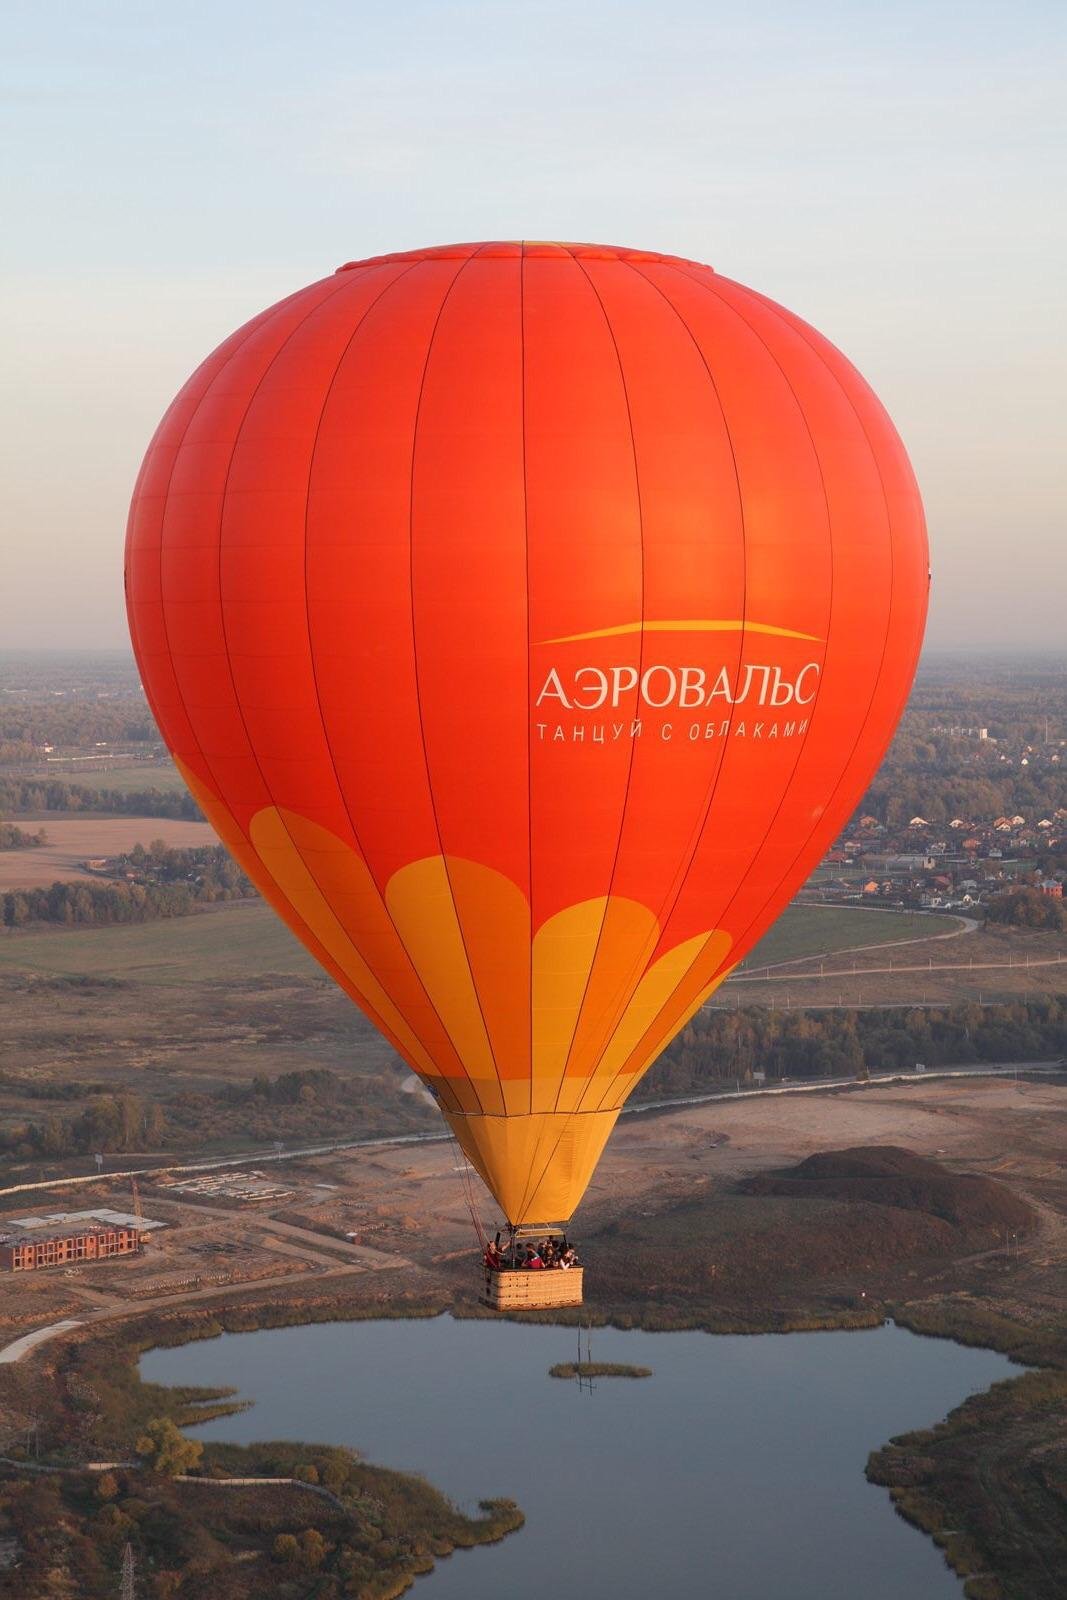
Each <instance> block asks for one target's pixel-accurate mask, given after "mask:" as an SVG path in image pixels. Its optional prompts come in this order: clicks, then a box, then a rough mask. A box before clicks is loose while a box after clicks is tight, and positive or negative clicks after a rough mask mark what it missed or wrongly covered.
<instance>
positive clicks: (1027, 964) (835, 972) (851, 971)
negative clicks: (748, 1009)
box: [723, 934, 1067, 988]
mask: <svg viewBox="0 0 1067 1600" xmlns="http://www.w3.org/2000/svg"><path fill="white" fill-rule="evenodd" d="M937 937H938V938H939V939H944V938H948V937H949V935H947V934H938V936H937ZM923 942H924V943H925V940H924V941H923ZM863 948H866V949H877V948H879V947H878V946H877V945H868V946H864V947H863ZM834 953H835V955H841V954H844V953H846V952H842V951H840V950H838V951H835V952H834ZM805 959H806V960H807V959H810V958H808V957H805ZM1064 962H1067V955H1063V956H1042V957H1040V958H1039V959H1038V960H1036V961H1033V960H1030V958H1029V957H1028V958H1027V959H1026V960H1025V961H941V962H935V961H932V960H931V961H926V962H924V963H923V964H922V965H920V966H915V967H895V966H892V965H890V966H888V967H856V966H852V967H834V968H832V969H831V970H830V971H829V972H825V971H819V972H795V971H794V970H793V966H792V963H791V962H790V963H786V962H783V963H782V966H785V965H788V966H789V968H790V970H789V971H788V972H782V971H781V969H780V968H779V967H761V968H760V970H759V972H742V973H735V974H734V976H733V977H732V978H730V979H729V980H728V981H729V982H730V983H731V984H737V983H776V982H782V983H809V982H811V981H812V980H813V979H819V978H871V977H874V976H875V975H876V974H877V973H880V972H887V973H892V974H893V975H894V976H898V975H899V974H900V973H903V972H1008V971H1011V972H1032V971H1033V970H1034V968H1035V967H1060V966H1063V964H1064ZM725 987H726V985H725V984H724V985H723V988H725Z"/></svg>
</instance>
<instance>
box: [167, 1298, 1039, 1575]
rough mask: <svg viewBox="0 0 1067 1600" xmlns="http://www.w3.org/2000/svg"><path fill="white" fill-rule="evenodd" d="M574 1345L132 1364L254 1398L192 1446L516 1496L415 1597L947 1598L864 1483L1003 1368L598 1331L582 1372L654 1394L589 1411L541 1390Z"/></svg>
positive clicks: (978, 1354) (340, 1339)
mask: <svg viewBox="0 0 1067 1600" xmlns="http://www.w3.org/2000/svg"><path fill="white" fill-rule="evenodd" d="M575 1346H576V1334H575V1331H574V1330H573V1329H566V1328H554V1327H541V1326H528V1325H525V1324H521V1323H511V1322H495V1321H492V1322H490V1321H485V1322H457V1321H454V1320H453V1319H452V1318H451V1317H437V1318H434V1319H433V1320H427V1321H397V1322H386V1321H383V1322H362V1323H360V1322H356V1323H326V1324H319V1325H313V1326H308V1327H298V1328H283V1329H277V1330H269V1331H267V1330H264V1331H262V1332H259V1333H249V1334H227V1335H224V1336H223V1337H222V1338H221V1339H216V1340H212V1341H210V1342H204V1343H197V1344H190V1345H185V1346H183V1347H182V1348H180V1349H177V1350H156V1351H151V1352H149V1354H147V1355H146V1356H145V1357H144V1358H143V1360H142V1363H141V1371H142V1374H143V1376H144V1377H145V1378H146V1379H149V1380H151V1381H153V1382H157V1383H200V1384H210V1385H222V1384H232V1385H234V1386H235V1387H236V1388H237V1389H238V1390H239V1391H240V1393H241V1394H242V1396H244V1397H246V1398H250V1399H254V1401H255V1405H254V1407H253V1409H252V1410H250V1411H247V1412H244V1413H243V1414H241V1415H239V1416H235V1417H225V1418H220V1419H219V1420H218V1421H216V1422H213V1423H209V1424H206V1425H205V1426H204V1427H202V1428H199V1429H198V1430H197V1436H198V1437H199V1438H203V1439H230V1440H236V1441H238V1442H240V1443H247V1442H249V1441H250V1440H253V1439H302V1440H307V1441H309V1442H312V1441H314V1442H318V1443H326V1444H344V1445H350V1446H353V1447H354V1448H356V1449H358V1450H359V1451H361V1452H362V1453H363V1454H364V1455H365V1456H366V1457H367V1458H368V1459H369V1460H370V1461H373V1462H375V1463H378V1464H380V1465H383V1466H389V1467H398V1468H402V1469H405V1470H408V1471H416V1472H421V1473H423V1474H424V1475H425V1476H426V1477H427V1478H428V1479H429V1480H430V1482H431V1483H433V1484H434V1485H435V1486H436V1487H437V1488H439V1489H442V1490H443V1491H444V1492H445V1493H446V1494H448V1495H450V1496H451V1497H452V1499H453V1500H455V1501H456V1503H457V1504H458V1505H459V1506H460V1507H461V1508H462V1509H463V1510H466V1511H471V1512H473V1511H474V1510H475V1508H476V1505H477V1502H478V1501H479V1500H480V1499H483V1498H493V1497H497V1496H502V1495H507V1496H510V1497H511V1498H512V1499H515V1500H517V1501H518V1502H519V1504H520V1505H521V1506H522V1508H523V1510H524V1511H525V1512H526V1518H527V1522H526V1527H525V1528H524V1529H523V1530H522V1531H521V1532H519V1533H516V1534H512V1535H511V1536H510V1537H508V1538H507V1539H505V1540H504V1541H503V1542H502V1543H501V1544H498V1545H493V1546H488V1547H485V1548H481V1549H478V1550H475V1551H472V1552H463V1553H457V1554H456V1555H455V1556H454V1557H452V1558H451V1559H450V1560H448V1561H444V1562H441V1563H439V1564H438V1566H437V1568H436V1569H435V1571H434V1573H433V1574H432V1575H430V1576H429V1577H427V1578H425V1579H423V1580H420V1582H419V1584H418V1585H417V1592H418V1593H419V1594H420V1595H425V1600H546V1597H550V1600H572V1597H578V1596H581V1597H582V1600H609V1597H610V1600H648V1597H649V1596H650V1595H657V1596H659V1595H664V1596H667V1595H670V1596H678V1597H685V1600H688V1597H691V1596H692V1597H697V1596H699V1597H701V1600H703V1597H704V1596H707V1597H708V1600H774V1597H777V1596H788V1597H789V1600H857V1597H858V1596H861V1595H862V1597H863V1600H959V1596H960V1595H961V1593H962V1585H961V1584H960V1582H959V1580H958V1579H957V1578H956V1577H955V1576H954V1575H953V1574H952V1573H951V1572H950V1571H949V1570H948V1568H947V1567H946V1566H945V1564H944V1562H943V1560H942V1557H941V1554H940V1552H939V1551H938V1550H937V1548H936V1547H935V1546H934V1545H933V1544H932V1543H931V1542H930V1541H929V1540H927V1539H926V1538H925V1537H924V1536H923V1535H922V1534H920V1533H918V1532H917V1531H916V1530H915V1529H913V1528H911V1527H909V1526H908V1524H906V1523H905V1522H903V1521H902V1520H901V1519H900V1518H899V1517H897V1516H896V1514H895V1513H894V1511H893V1510H892V1507H891V1505H890V1501H889V1496H888V1494H887V1492H886V1491H885V1490H884V1489H880V1488H877V1487H875V1486H874V1485H871V1484H868V1483H867V1482H866V1480H865V1478H864V1476H863V1469H864V1465H865V1463H866V1460H867V1456H868V1453H869V1452H870V1451H871V1450H873V1449H875V1448H876V1447H877V1446H879V1445H881V1444H884V1443H885V1441H886V1440H887V1439H888V1438H889V1437H890V1436H891V1435H892V1434H896V1433H906V1432H908V1431H909V1430H911V1429H913V1428H919V1427H925V1426H929V1425H932V1424H933V1423H935V1422H937V1421H939V1420H940V1419H941V1418H942V1417H944V1415H945V1413H946V1412H948V1411H949V1410H951V1409H952V1407H953V1406H956V1405H958V1404H959V1403H960V1401H961V1400H963V1399H964V1398H965V1397H966V1396H967V1395H968V1394H971V1393H973V1392H974V1391H975V1390H978V1389H984V1388H986V1387H987V1386H988V1385H989V1384H990V1383H993V1382H996V1381H997V1380H998V1379H1000V1378H1004V1377H1007V1376H1009V1375H1010V1374H1011V1373H1012V1372H1013V1371H1016V1370H1017V1369H1015V1368H1013V1367H1012V1365H1011V1363H1010V1362H1009V1361H1008V1360H1007V1359H1006V1358H1005V1357H1003V1356H1000V1355H997V1354H995V1353H994V1352H992V1351H988V1350H971V1349H966V1348H964V1347H962V1346H960V1345H954V1344H950V1343H948V1342H946V1341H943V1340H935V1339H921V1338H917V1337H916V1336H915V1335H914V1334H911V1333H908V1332H906V1331H905V1330H904V1329H901V1328H895V1327H883V1328H878V1329H873V1330H870V1331H867V1332H861V1333H815V1334H789V1335H787V1336H784V1337H783V1336H779V1335H773V1334H768V1335H761V1336H756V1337H747V1338H742V1337H736V1338H734V1337H728V1336H721V1335H719V1336H715V1337H712V1336H709V1335H708V1334H703V1333H642V1332H630V1333H623V1332H619V1331H617V1330H615V1329H595V1330H594V1331H593V1333H592V1355H593V1359H594V1360H602V1361H619V1362H627V1363H630V1364H633V1365H640V1366H648V1367H651V1368H652V1369H653V1376H652V1377H651V1378H644V1379H640V1380H630V1379H604V1380H601V1381H600V1382H599V1383H597V1385H596V1386H595V1388H594V1390H593V1392H592V1393H587V1392H580V1391H579V1389H578V1386H577V1384H575V1383H573V1382H563V1381H561V1380H559V1379H554V1378H549V1377H548V1375H547V1373H548V1368H549V1367H550V1366H551V1365H552V1364H553V1363H555V1362H557V1361H567V1360H571V1359H574V1357H575V1355H576V1348H575ZM584 1354H585V1347H584V1342H583V1355H584Z"/></svg>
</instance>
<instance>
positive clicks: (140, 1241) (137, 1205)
mask: <svg viewBox="0 0 1067 1600" xmlns="http://www.w3.org/2000/svg"><path fill="white" fill-rule="evenodd" d="M130 1188H131V1189H132V1191H133V1214H134V1216H135V1217H136V1218H137V1248H138V1250H143V1249H144V1246H145V1239H146V1237H147V1235H146V1234H145V1231H144V1207H143V1206H142V1205H141V1191H140V1189H139V1188H138V1185H137V1179H136V1178H135V1177H134V1176H133V1174H132V1173H131V1174H130ZM128 1548H129V1546H127V1549H128ZM123 1600H125V1596H123Z"/></svg>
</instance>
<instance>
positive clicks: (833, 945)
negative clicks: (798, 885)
mask: <svg viewBox="0 0 1067 1600" xmlns="http://www.w3.org/2000/svg"><path fill="white" fill-rule="evenodd" d="M960 926H961V919H960V918H959V917H953V916H944V917H941V916H934V915H930V914H928V913H927V912H922V911H882V910H879V909H874V910H871V911H867V910H865V909H863V908H860V907H852V906H787V907H786V909H785V911H783V912H782V915H781V916H780V917H779V918H778V921H777V922H776V923H775V924H774V927H773V928H771V930H770V932H769V933H766V934H765V935H764V936H763V938H762V939H761V940H760V942H759V944H758V945H757V946H756V948H755V949H754V950H753V951H752V953H751V955H750V956H748V957H747V959H746V961H745V967H746V969H751V968H754V967H765V966H773V965H774V963H775V962H777V961H795V960H796V959H797V958H798V957H800V956H819V955H828V954H829V953H830V951H832V950H850V949H852V948H854V947H856V946H862V945H867V944H892V943H893V942H894V940H897V939H930V938H932V937H933V936H934V935H935V934H939V933H953V932H954V931H955V930H956V929H958V928H959V927H960Z"/></svg>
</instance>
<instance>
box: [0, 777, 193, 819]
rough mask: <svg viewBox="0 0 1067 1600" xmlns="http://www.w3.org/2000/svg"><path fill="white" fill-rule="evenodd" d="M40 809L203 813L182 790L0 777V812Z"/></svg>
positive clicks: (165, 814) (176, 814)
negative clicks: (127, 789)
mask: <svg viewBox="0 0 1067 1600" xmlns="http://www.w3.org/2000/svg"><path fill="white" fill-rule="evenodd" d="M42 811H55V812H61V813H62V814H63V815H64V816H77V815H78V813H79V812H85V811H92V812H96V813H98V814H103V815H105V816H109V817H180V818H182V819H183V820H185V821H188V822H199V821H200V820H201V818H202V816H203V813H202V811H201V810H200V807H199V806H198V805H197V803H196V801H195V800H194V799H193V797H192V795H191V794H190V793H189V792H188V790H185V789H176V790H164V789H153V788H147V789H133V790H131V791H130V792H129V793H125V792H124V791H120V790H118V789H91V788H88V787H87V786H86V785H85V784H81V783H65V782H64V781H63V780H62V779H61V778H19V777H0V813H6V814H8V815H12V814H14V815H16V816H36V815H38V814H39V813H40V812H42Z"/></svg>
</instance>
